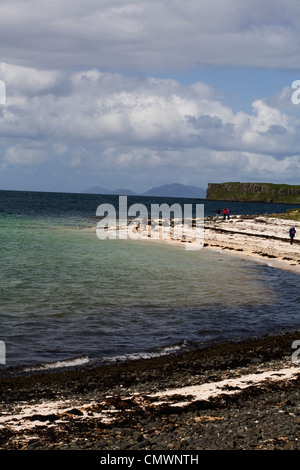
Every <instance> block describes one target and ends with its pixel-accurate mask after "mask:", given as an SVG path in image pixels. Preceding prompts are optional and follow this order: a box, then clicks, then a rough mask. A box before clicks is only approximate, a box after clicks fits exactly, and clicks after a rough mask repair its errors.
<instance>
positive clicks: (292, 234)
mask: <svg viewBox="0 0 300 470" xmlns="http://www.w3.org/2000/svg"><path fill="white" fill-rule="evenodd" d="M295 235H296V229H295V227H291V228H290V239H291V245H292V244H293V241H294V236H295Z"/></svg>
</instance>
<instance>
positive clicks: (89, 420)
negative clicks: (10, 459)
mask: <svg viewBox="0 0 300 470" xmlns="http://www.w3.org/2000/svg"><path fill="white" fill-rule="evenodd" d="M298 339H300V332H294V333H286V334H282V335H277V336H265V337H263V338H256V339H255V338H254V339H249V340H245V341H240V342H233V343H227V344H218V345H213V346H209V347H205V348H203V349H198V350H194V351H189V352H185V353H182V354H180V355H174V356H165V357H160V358H152V359H144V360H143V359H141V360H135V361H128V362H126V363H120V364H114V365H104V366H101V367H97V368H90V369H89V368H83V369H74V370H68V371H58V372H55V373H53V372H52V373H43V374H35V375H30V376H27V377H6V378H3V380H2V381H1V384H0V393H1V403H0V409H1V421H0V448H1V449H2V450H5V449H7V450H8V449H9V450H40V449H43V450H64V449H65V450H106V451H107V450H178V451H179V450H180V451H182V450H300V441H299V438H300V405H299V403H300V402H299V397H300V388H299V384H300V376H299V373H298V369H297V368H296V373H295V374H294V376H293V378H292V379H286V378H282V379H281V378H280V374H281V372H280V371H281V370H282V369H289V368H290V367H295V366H294V364H293V363H292V359H291V357H292V352H293V351H292V349H291V345H292V343H293V341H295V340H298ZM268 370H273V371H275V375H276V370H277V371H278V374H277V375H278V377H277V380H276V381H272V380H264V381H262V382H258V383H249V385H248V386H247V387H245V388H243V389H242V388H239V387H238V386H236V387H232V386H230V385H228V386H227V387H223V388H224V389H222V390H221V392H220V393H219V394H218V395H217V396H215V397H211V398H209V399H205V400H203V399H201V397H200V398H199V397H198V398H197V399H194V400H192V399H191V400H190V401H189V397H186V396H185V397H184V399H185V400H187V401H186V403H185V405H182V400H183V396H181V395H180V394H179V395H176V394H175V395H173V396H172V398H171V399H169V400H165V401H164V400H162V402H160V403H156V402H157V398H154V395H155V394H157V393H158V394H159V393H160V392H161V391H164V390H167V389H178V388H180V387H186V386H199V385H201V384H202V385H205V384H214V383H219V382H220V381H224V380H225V379H236V378H239V377H242V376H245V375H248V374H252V376H254V377H255V376H257V374H260V373H262V372H263V371H268ZM273 375H274V374H273ZM222 383H223V382H222ZM234 388H235V390H233V389H234ZM25 410H27V415H26V416H25Z"/></svg>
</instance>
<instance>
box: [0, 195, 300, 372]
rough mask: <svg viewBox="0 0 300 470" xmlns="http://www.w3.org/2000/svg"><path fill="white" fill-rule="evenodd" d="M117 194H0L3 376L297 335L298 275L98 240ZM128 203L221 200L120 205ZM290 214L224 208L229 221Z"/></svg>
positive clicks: (210, 208) (250, 206)
mask: <svg viewBox="0 0 300 470" xmlns="http://www.w3.org/2000/svg"><path fill="white" fill-rule="evenodd" d="M118 201H119V197H118V196H117V195H96V194H79V193H76V194H72V193H54V192H29V191H27V192H25V191H0V240H1V243H0V250H1V271H0V325H1V329H0V356H1V354H2V356H1V357H0V359H1V358H2V360H1V364H0V375H3V374H4V375H5V374H10V373H14V374H17V373H30V372H32V371H51V370H53V369H58V368H67V367H70V368H72V367H94V366H95V365H98V364H103V363H105V364H111V363H116V362H120V361H126V360H128V359H138V358H148V357H154V356H161V355H166V354H177V353H178V352H181V351H184V350H189V349H193V348H199V347H204V346H206V345H209V344H213V343H220V342H221V343H222V342H226V341H238V340H241V339H245V338H249V337H258V336H262V335H266V334H276V333H282V332H286V331H290V330H296V329H298V328H299V327H300V312H299V300H300V297H299V275H298V274H297V273H293V272H291V271H288V270H280V269H277V268H274V267H273V266H272V263H271V260H269V261H267V260H266V262H261V261H258V260H256V259H253V260H250V259H245V258H242V257H237V256H232V255H230V254H227V253H226V254H224V252H222V251H212V250H205V248H204V249H200V250H194V251H190V250H186V249H185V248H184V246H181V245H180V244H179V245H176V246H175V245H172V244H168V243H157V242H155V241H152V240H133V239H130V238H127V239H119V238H116V239H111V238H107V239H105V240H103V239H99V237H98V236H97V235H96V225H97V218H96V213H97V208H98V206H99V205H102V204H110V205H112V206H114V207H118ZM127 203H128V206H130V205H132V204H136V203H138V204H143V205H144V206H145V207H147V208H149V209H150V208H151V205H152V204H162V203H166V204H169V205H172V204H173V203H176V204H180V205H181V206H182V207H183V205H184V204H190V205H192V207H196V205H197V204H203V205H204V215H205V216H206V217H207V216H214V215H215V211H216V208H217V207H220V208H222V207H223V206H228V204H229V203H228V202H222V201H218V202H217V201H207V200H205V199H197V200H196V199H180V198H157V197H149V196H148V197H143V196H128V198H127ZM293 207H299V206H298V205H286V204H284V205H282V204H263V203H238V202H230V208H231V213H232V214H233V215H234V214H238V215H242V214H266V213H280V212H285V211H286V210H287V209H289V208H293Z"/></svg>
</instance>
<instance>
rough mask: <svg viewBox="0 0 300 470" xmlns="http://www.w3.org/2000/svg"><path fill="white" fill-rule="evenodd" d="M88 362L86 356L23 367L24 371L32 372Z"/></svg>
mask: <svg viewBox="0 0 300 470" xmlns="http://www.w3.org/2000/svg"><path fill="white" fill-rule="evenodd" d="M88 362H89V358H88V357H78V358H75V359H69V360H65V361H56V362H50V363H45V364H41V365H39V366H33V367H26V368H25V369H24V371H25V372H34V371H39V370H48V369H59V368H65V367H75V366H81V365H83V364H87V363H88Z"/></svg>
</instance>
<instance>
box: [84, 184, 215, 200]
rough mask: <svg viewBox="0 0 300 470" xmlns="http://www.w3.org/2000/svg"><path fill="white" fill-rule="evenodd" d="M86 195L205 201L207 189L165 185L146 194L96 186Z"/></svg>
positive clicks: (88, 190) (182, 185)
mask: <svg viewBox="0 0 300 470" xmlns="http://www.w3.org/2000/svg"><path fill="white" fill-rule="evenodd" d="M83 192H84V193H85V194H116V195H118V196H157V197H186V198H199V199H205V197H206V189H203V188H199V187H197V186H189V185H184V184H179V183H173V184H165V185H163V186H156V187H154V188H151V189H149V190H148V191H146V192H145V193H140V194H138V193H135V192H133V191H131V190H130V189H126V188H118V189H114V190H110V189H106V188H101V187H99V186H94V187H92V188H90V189H87V190H86V191H83Z"/></svg>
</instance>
